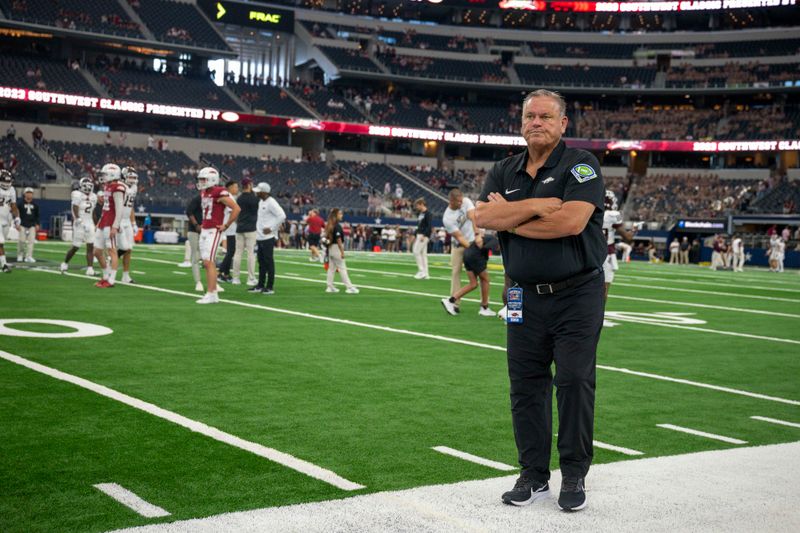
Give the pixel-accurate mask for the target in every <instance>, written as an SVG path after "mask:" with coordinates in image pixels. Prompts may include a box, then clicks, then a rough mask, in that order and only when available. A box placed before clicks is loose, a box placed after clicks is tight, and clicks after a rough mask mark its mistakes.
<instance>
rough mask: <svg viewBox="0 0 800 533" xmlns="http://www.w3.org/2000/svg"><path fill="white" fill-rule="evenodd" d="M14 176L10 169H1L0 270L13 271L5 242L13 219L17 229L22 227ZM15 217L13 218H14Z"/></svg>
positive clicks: (4, 271)
mask: <svg viewBox="0 0 800 533" xmlns="http://www.w3.org/2000/svg"><path fill="white" fill-rule="evenodd" d="M12 183H14V178H13V176H12V175H11V172H9V171H8V170H0V272H3V273H8V272H11V268H9V266H8V264H7V263H6V252H5V242H6V238H7V237H8V232H9V230H10V229H11V224H10V222H12V221H13V223H14V226H16V228H17V231H19V228H20V219H19V209H18V208H17V192H16V191H15V190H14V187H12V186H11V185H12ZM12 217H13V220H12Z"/></svg>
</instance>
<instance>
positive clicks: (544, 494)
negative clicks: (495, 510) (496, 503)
mask: <svg viewBox="0 0 800 533" xmlns="http://www.w3.org/2000/svg"><path fill="white" fill-rule="evenodd" d="M548 497H550V489H547V490H544V491H541V492H533V491H531V497H530V498H528V499H527V500H525V501H524V502H514V501H511V502H508V503H510V504H511V505H516V506H517V507H525V506H526V505H530V504H532V503H533V502H535V501H536V500H541V499H542V498H548ZM503 503H505V501H503Z"/></svg>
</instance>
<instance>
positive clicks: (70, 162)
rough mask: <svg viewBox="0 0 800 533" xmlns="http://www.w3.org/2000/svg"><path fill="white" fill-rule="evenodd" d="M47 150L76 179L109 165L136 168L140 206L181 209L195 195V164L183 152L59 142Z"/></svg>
mask: <svg viewBox="0 0 800 533" xmlns="http://www.w3.org/2000/svg"><path fill="white" fill-rule="evenodd" d="M47 148H48V150H49V151H50V153H51V154H52V155H53V156H54V157H56V158H57V159H59V161H61V162H62V163H63V164H64V166H65V167H66V168H67V170H68V171H69V172H70V173H71V174H72V175H73V176H74V177H75V178H79V177H81V176H84V175H87V174H88V175H91V176H95V174H96V172H97V170H99V169H100V167H102V166H103V165H104V164H105V163H108V162H114V163H117V164H118V165H120V166H132V167H134V168H136V169H137V171H138V173H139V199H138V202H139V203H141V204H147V205H164V206H180V205H183V204H184V203H185V202H186V200H187V199H188V198H189V197H191V196H192V194H194V192H195V185H194V176H195V175H196V173H197V166H198V165H197V163H196V162H194V161H192V160H191V158H190V157H189V156H188V155H186V154H185V153H183V152H177V151H173V150H153V149H144V148H129V147H126V146H122V147H120V146H113V145H112V146H107V145H98V144H82V143H73V142H60V141H49V142H48V143H47Z"/></svg>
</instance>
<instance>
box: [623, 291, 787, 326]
mask: <svg viewBox="0 0 800 533" xmlns="http://www.w3.org/2000/svg"><path fill="white" fill-rule="evenodd" d="M611 290H612V291H613V290H614V286H613V285H612V286H611ZM608 297H609V298H616V299H618V300H630V301H632V302H651V303H655V304H668V305H679V306H686V307H697V308H700V309H716V310H718V311H730V312H732V313H749V314H754V315H767V316H781V317H785V318H800V315H798V314H794V313H780V312H778V311H763V310H761V309H746V308H743V307H730V306H723V305H710V304H698V303H694V302H677V301H674V300H658V299H656V298H639V297H638V296H622V295H619V294H609V295H608Z"/></svg>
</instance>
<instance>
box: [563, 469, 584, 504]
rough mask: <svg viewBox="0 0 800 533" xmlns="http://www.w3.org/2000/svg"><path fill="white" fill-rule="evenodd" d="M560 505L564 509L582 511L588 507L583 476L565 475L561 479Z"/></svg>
mask: <svg viewBox="0 0 800 533" xmlns="http://www.w3.org/2000/svg"><path fill="white" fill-rule="evenodd" d="M558 507H559V508H560V509H561V510H562V511H580V510H581V509H583V508H585V507H586V492H585V489H584V487H583V478H582V477H565V478H564V479H563V480H562V481H561V494H560V495H559V496H558Z"/></svg>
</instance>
